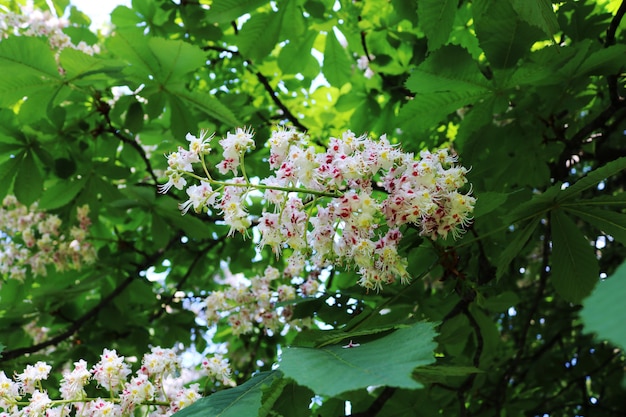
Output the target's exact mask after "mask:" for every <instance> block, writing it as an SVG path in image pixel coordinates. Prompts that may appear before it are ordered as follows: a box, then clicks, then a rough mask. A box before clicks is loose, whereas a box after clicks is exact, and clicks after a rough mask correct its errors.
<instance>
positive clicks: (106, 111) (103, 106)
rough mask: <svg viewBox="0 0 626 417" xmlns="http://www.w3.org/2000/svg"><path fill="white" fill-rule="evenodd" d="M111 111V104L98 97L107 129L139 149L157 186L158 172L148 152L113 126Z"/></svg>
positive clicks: (99, 107) (100, 110) (100, 111)
mask: <svg viewBox="0 0 626 417" xmlns="http://www.w3.org/2000/svg"><path fill="white" fill-rule="evenodd" d="M109 111H110V107H109V105H108V104H107V103H105V102H103V101H101V100H100V99H98V112H99V113H100V114H101V115H102V116H103V117H104V120H105V121H106V124H107V128H106V130H105V131H106V132H109V133H112V134H113V136H115V137H116V138H118V139H119V140H121V141H122V142H123V143H125V144H127V145H130V146H131V147H132V148H134V149H135V150H136V151H137V153H138V154H139V156H140V157H141V159H143V162H144V164H145V165H146V171H148V174H149V175H150V177H152V180H153V181H154V185H155V186H156V185H157V184H158V183H159V179H158V178H157V176H156V174H155V173H154V170H153V169H152V164H151V163H150V159H148V156H147V155H146V152H145V151H144V150H143V148H142V147H141V145H140V144H139V143H137V141H135V140H132V139H130V138H128V137H126V136H125V135H123V134H122V133H121V131H120V130H119V129H118V128H116V127H115V126H113V122H112V121H111V117H110V116H109Z"/></svg>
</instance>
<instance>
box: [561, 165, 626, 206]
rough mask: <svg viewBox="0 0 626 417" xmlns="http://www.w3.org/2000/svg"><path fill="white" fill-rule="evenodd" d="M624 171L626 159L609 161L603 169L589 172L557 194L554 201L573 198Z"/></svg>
mask: <svg viewBox="0 0 626 417" xmlns="http://www.w3.org/2000/svg"><path fill="white" fill-rule="evenodd" d="M625 169H626V157H622V158H619V159H616V160H615V161H611V162H609V163H608V164H606V165H604V166H603V167H600V168H597V169H594V170H593V171H591V172H589V173H588V174H587V175H585V176H584V177H583V178H581V179H579V180H578V181H576V182H575V183H574V184H572V185H571V186H569V187H567V188H566V189H564V190H563V191H561V192H560V193H559V195H558V196H557V198H556V201H558V202H563V201H566V200H568V199H570V198H573V197H575V196H576V195H578V194H580V193H582V192H583V191H585V190H588V189H589V188H592V187H594V186H595V185H596V184H598V183H599V182H600V181H603V180H605V179H606V178H608V177H611V176H613V175H616V174H618V173H620V172H622V171H624V170H625Z"/></svg>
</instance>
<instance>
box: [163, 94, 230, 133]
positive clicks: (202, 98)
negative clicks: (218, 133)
mask: <svg viewBox="0 0 626 417" xmlns="http://www.w3.org/2000/svg"><path fill="white" fill-rule="evenodd" d="M168 92H169V93H170V94H171V95H173V96H175V97H177V98H179V99H180V100H181V101H183V102H185V103H187V104H190V105H193V106H195V107H196V108H198V109H199V110H201V111H202V112H204V113H205V114H206V115H208V116H210V117H212V118H214V119H215V120H217V121H219V122H222V123H225V124H226V125H228V126H237V125H239V124H240V123H239V120H237V118H236V117H235V115H234V114H233V112H232V111H231V110H230V109H229V108H227V107H226V106H224V105H223V104H222V103H221V102H220V101H219V100H218V99H216V98H214V97H213V96H211V95H209V94H208V93H200V92H197V91H187V90H174V91H169V90H168ZM194 129H195V126H191V125H189V126H188V128H187V131H189V130H194Z"/></svg>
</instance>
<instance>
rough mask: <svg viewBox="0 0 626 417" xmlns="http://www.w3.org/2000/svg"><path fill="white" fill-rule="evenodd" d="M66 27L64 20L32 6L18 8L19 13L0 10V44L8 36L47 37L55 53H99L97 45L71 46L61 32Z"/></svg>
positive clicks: (79, 44)
mask: <svg viewBox="0 0 626 417" xmlns="http://www.w3.org/2000/svg"><path fill="white" fill-rule="evenodd" d="M68 26H69V22H68V21H67V20H66V19H64V18H58V17H55V16H53V15H52V14H51V13H50V12H49V11H41V10H39V9H35V8H33V6H32V4H30V5H26V6H20V13H13V12H11V11H8V10H1V9H0V42H1V41H2V39H4V38H7V37H9V36H32V37H36V36H47V37H48V42H49V43H50V48H51V49H53V50H55V51H61V50H62V49H64V48H73V49H77V50H79V51H82V52H84V53H86V54H89V55H93V54H94V53H99V52H100V48H99V47H98V46H97V45H94V46H91V45H88V44H87V43H85V42H84V41H81V42H79V43H78V44H77V45H75V44H73V43H72V40H71V38H70V37H69V36H68V35H66V34H65V33H64V32H63V29H64V28H66V27H68Z"/></svg>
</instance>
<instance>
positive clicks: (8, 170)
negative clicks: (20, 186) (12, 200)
mask: <svg viewBox="0 0 626 417" xmlns="http://www.w3.org/2000/svg"><path fill="white" fill-rule="evenodd" d="M23 155H24V153H23V152H21V153H20V154H18V155H17V156H16V157H14V158H9V159H7V160H6V161H4V162H2V163H1V164H0V197H4V196H5V195H6V194H7V192H8V191H9V189H10V188H11V184H13V178H14V177H15V173H16V172H17V167H18V166H19V164H20V162H21V161H22V156H23Z"/></svg>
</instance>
